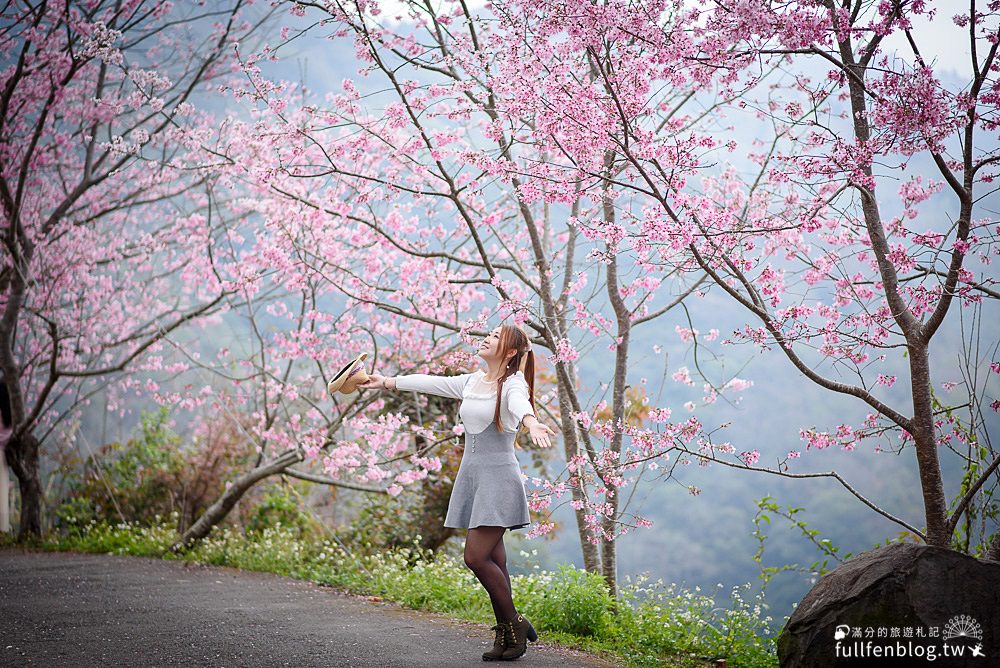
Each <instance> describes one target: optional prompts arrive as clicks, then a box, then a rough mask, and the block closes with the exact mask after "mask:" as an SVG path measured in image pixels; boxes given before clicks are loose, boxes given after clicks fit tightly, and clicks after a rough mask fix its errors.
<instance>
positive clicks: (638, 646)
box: [0, 519, 778, 668]
mask: <svg viewBox="0 0 1000 668" xmlns="http://www.w3.org/2000/svg"><path fill="white" fill-rule="evenodd" d="M176 535H177V534H176V525H175V520H174V519H168V520H166V521H162V522H160V523H158V524H156V525H154V526H139V525H133V524H127V523H122V524H115V525H110V524H104V523H90V524H88V525H86V526H84V527H79V528H77V529H75V530H74V531H72V532H69V533H64V534H52V535H50V536H48V537H46V538H44V539H42V540H40V541H39V542H38V543H36V544H33V545H32V547H36V548H41V549H45V550H53V551H80V552H97V553H108V554H118V555H134V556H146V557H162V558H166V559H183V560H187V561H193V562H198V563H202V564H211V565H218V566H229V567H235V568H240V569H243V570H249V571H266V572H270V573H276V574H279V575H286V576H289V577H293V578H297V579H302V580H310V581H313V582H317V583H320V584H325V585H329V586H332V587H336V588H338V589H341V590H345V591H348V592H351V593H354V594H360V595H366V596H379V597H382V598H384V599H387V600H391V601H396V602H398V603H400V604H402V605H404V606H407V607H409V608H413V609H416V610H428V611H433V612H439V613H445V614H448V615H450V616H453V617H457V618H461V619H464V620H469V621H474V622H482V623H485V624H493V623H494V620H493V610H492V608H491V607H490V605H489V599H488V597H487V596H486V595H485V593H484V592H483V591H482V587H481V586H480V585H479V582H478V581H477V580H476V579H475V576H474V575H473V574H472V572H471V571H470V570H469V569H468V568H466V566H465V564H464V563H463V562H462V561H461V560H460V559H457V558H455V557H452V556H449V555H444V554H438V555H435V554H433V553H430V552H426V551H422V550H419V549H417V548H416V547H412V548H408V547H404V548H398V549H395V550H393V551H390V552H382V553H374V554H361V553H357V552H352V551H349V550H348V548H347V547H346V546H344V545H343V544H342V543H340V542H339V541H338V540H337V538H336V537H331V538H323V539H310V538H303V537H301V536H300V535H299V532H297V531H295V530H294V529H292V528H288V527H282V526H280V525H279V526H276V527H270V528H266V529H264V530H263V531H261V532H259V533H251V534H249V535H244V533H243V532H242V531H240V530H237V529H233V528H223V529H216V530H215V531H213V533H212V534H211V535H210V536H209V537H208V538H206V539H205V540H203V541H201V542H200V543H199V544H197V545H196V546H195V547H193V548H192V549H190V550H188V551H187V552H185V553H183V554H180V555H174V554H170V553H169V552H168V551H167V548H168V547H169V546H170V545H171V543H172V542H173V540H174V538H175V537H176ZM5 540H6V542H5V543H0V544H5V545H11V544H12V543H10V539H5ZM511 582H512V587H513V590H514V604H515V605H516V606H517V608H518V610H520V611H521V612H523V613H524V614H525V615H527V616H528V617H529V618H530V619H531V620H532V623H533V624H534V626H535V628H537V629H538V630H539V632H540V633H544V634H545V641H546V642H555V643H559V644H563V645H567V646H570V647H574V648H578V649H583V650H586V651H590V652H594V653H597V654H600V655H603V656H604V657H605V658H608V659H610V660H612V661H614V662H616V663H618V664H620V665H622V666H627V667H630V668H646V667H652V666H658V667H662V666H678V667H684V668H687V667H689V666H690V667H694V666H698V667H701V666H706V665H713V664H714V659H718V658H725V659H726V660H727V665H728V666H729V668H772V667H775V666H777V665H778V662H777V658H776V655H775V647H774V637H773V635H772V633H771V631H770V622H771V618H770V617H767V616H766V613H765V607H764V606H763V603H762V602H761V601H760V600H759V599H756V600H748V599H747V597H748V596H749V595H750V591H749V589H750V586H749V585H745V586H743V587H737V588H734V589H733V590H731V591H729V592H725V594H728V595H727V597H726V598H727V599H728V600H726V601H723V602H720V601H718V600H717V597H718V596H719V595H721V594H723V593H724V592H722V591H721V590H718V591H717V592H716V594H711V595H710V594H707V593H703V592H702V591H700V589H698V588H695V589H694V590H689V589H683V588H679V587H676V586H674V585H668V584H664V583H663V582H661V581H656V582H651V581H650V580H649V579H648V578H645V577H640V578H637V579H629V578H626V579H625V581H624V582H621V583H620V584H619V595H618V599H617V600H613V599H612V597H611V596H610V595H609V594H608V591H607V589H606V587H605V586H604V581H603V579H602V578H601V577H600V576H598V575H595V574H591V573H587V572H585V571H582V570H579V569H577V568H575V567H573V566H560V567H559V568H558V569H557V570H556V571H553V572H546V571H541V570H538V569H537V568H536V569H535V570H534V572H531V573H527V574H516V575H513V576H512V577H511Z"/></svg>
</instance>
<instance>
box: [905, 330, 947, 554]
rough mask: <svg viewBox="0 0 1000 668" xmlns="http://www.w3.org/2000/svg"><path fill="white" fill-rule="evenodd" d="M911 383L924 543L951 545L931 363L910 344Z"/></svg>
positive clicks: (922, 351)
mask: <svg viewBox="0 0 1000 668" xmlns="http://www.w3.org/2000/svg"><path fill="white" fill-rule="evenodd" d="M908 350H909V358H910V384H911V391H912V392H913V432H912V434H911V435H912V436H913V442H914V445H915V447H916V451H917V466H918V470H919V472H920V489H921V492H922V493H923V497H924V517H925V519H926V521H927V544H928V545H934V546H936V547H945V548H950V547H951V531H949V530H948V507H947V503H946V502H945V495H944V482H943V480H942V478H941V463H940V461H939V459H938V452H937V449H938V446H937V440H936V439H935V438H934V413H933V410H934V407H933V403H932V401H931V375H930V363H929V362H928V360H927V346H926V345H923V344H917V345H914V344H912V343H911V344H910V346H909V348H908Z"/></svg>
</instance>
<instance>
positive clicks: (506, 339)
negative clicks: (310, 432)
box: [493, 325, 535, 431]
mask: <svg viewBox="0 0 1000 668" xmlns="http://www.w3.org/2000/svg"><path fill="white" fill-rule="evenodd" d="M497 348H498V350H497V352H498V354H499V355H500V359H503V358H504V357H506V356H507V353H508V352H509V351H511V350H515V351H517V352H516V354H515V355H514V356H513V357H511V358H510V360H508V362H507V366H506V367H505V368H504V370H503V375H502V376H500V379H499V380H498V381H497V407H496V410H495V411H494V412H493V421H494V422H495V423H496V425H497V431H503V423H502V422H501V421H500V403H501V401H503V384H504V381H506V380H507V379H508V378H510V377H511V376H513V375H514V374H515V373H517V371H518V369H521V366H522V364H523V366H524V368H523V369H521V370H522V371H524V379H525V380H526V381H528V401H530V402H531V408H532V410H534V408H535V353H533V352H532V351H531V342H530V341H528V335H527V334H525V333H524V330H523V329H521V328H520V327H515V326H514V325H503V326H501V327H500V342H499V344H498V346H497Z"/></svg>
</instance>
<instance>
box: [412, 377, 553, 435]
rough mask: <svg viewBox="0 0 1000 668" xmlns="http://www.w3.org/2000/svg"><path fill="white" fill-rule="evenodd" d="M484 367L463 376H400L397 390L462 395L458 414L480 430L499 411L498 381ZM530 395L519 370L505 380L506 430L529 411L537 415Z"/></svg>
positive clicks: (471, 429)
mask: <svg viewBox="0 0 1000 668" xmlns="http://www.w3.org/2000/svg"><path fill="white" fill-rule="evenodd" d="M485 376H486V373H485V372H484V371H476V372H475V373H463V374H462V375H460V376H430V375H427V374H422V373H415V374H410V375H407V376H396V389H397V390H413V391H416V392H425V393H427V394H436V395H438V396H441V397H450V398H452V399H461V400H462V405H461V406H460V407H459V409H458V414H459V416H461V418H462V424H464V425H465V431H466V433H469V434H478V433H480V432H481V431H483V430H484V429H486V428H487V427H489V426H490V423H491V422H493V415H494V412H495V411H496V401H497V389H496V383H488V382H486V381H484V380H483V378H484V377H485ZM534 414H535V411H534V410H532V408H531V401H530V400H529V399H528V381H526V380H525V379H524V374H523V373H521V372H520V371H518V372H517V373H515V374H514V375H512V376H511V377H510V378H508V379H507V380H505V381H504V383H503V397H502V399H501V402H500V421H501V422H503V429H504V431H505V432H508V433H511V432H515V431H517V428H518V427H519V426H520V425H521V420H523V419H524V416H525V415H534Z"/></svg>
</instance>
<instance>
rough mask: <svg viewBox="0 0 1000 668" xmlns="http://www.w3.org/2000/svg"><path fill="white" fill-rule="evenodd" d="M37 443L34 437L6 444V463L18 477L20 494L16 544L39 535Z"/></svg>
mask: <svg viewBox="0 0 1000 668" xmlns="http://www.w3.org/2000/svg"><path fill="white" fill-rule="evenodd" d="M39 446H40V443H39V442H38V439H37V438H35V436H34V435H33V434H25V435H23V436H16V437H14V438H12V439H11V440H10V441H9V442H8V443H7V447H6V448H5V450H6V455H7V462H8V463H9V464H10V468H11V469H12V470H13V471H14V475H15V476H17V485H18V488H19V489H20V492H21V523H20V527H19V529H18V534H17V537H18V540H25V539H27V538H37V537H39V536H41V535H42V506H43V503H44V498H43V497H44V495H43V493H42V483H41V480H40V479H39V477H38V449H39Z"/></svg>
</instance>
